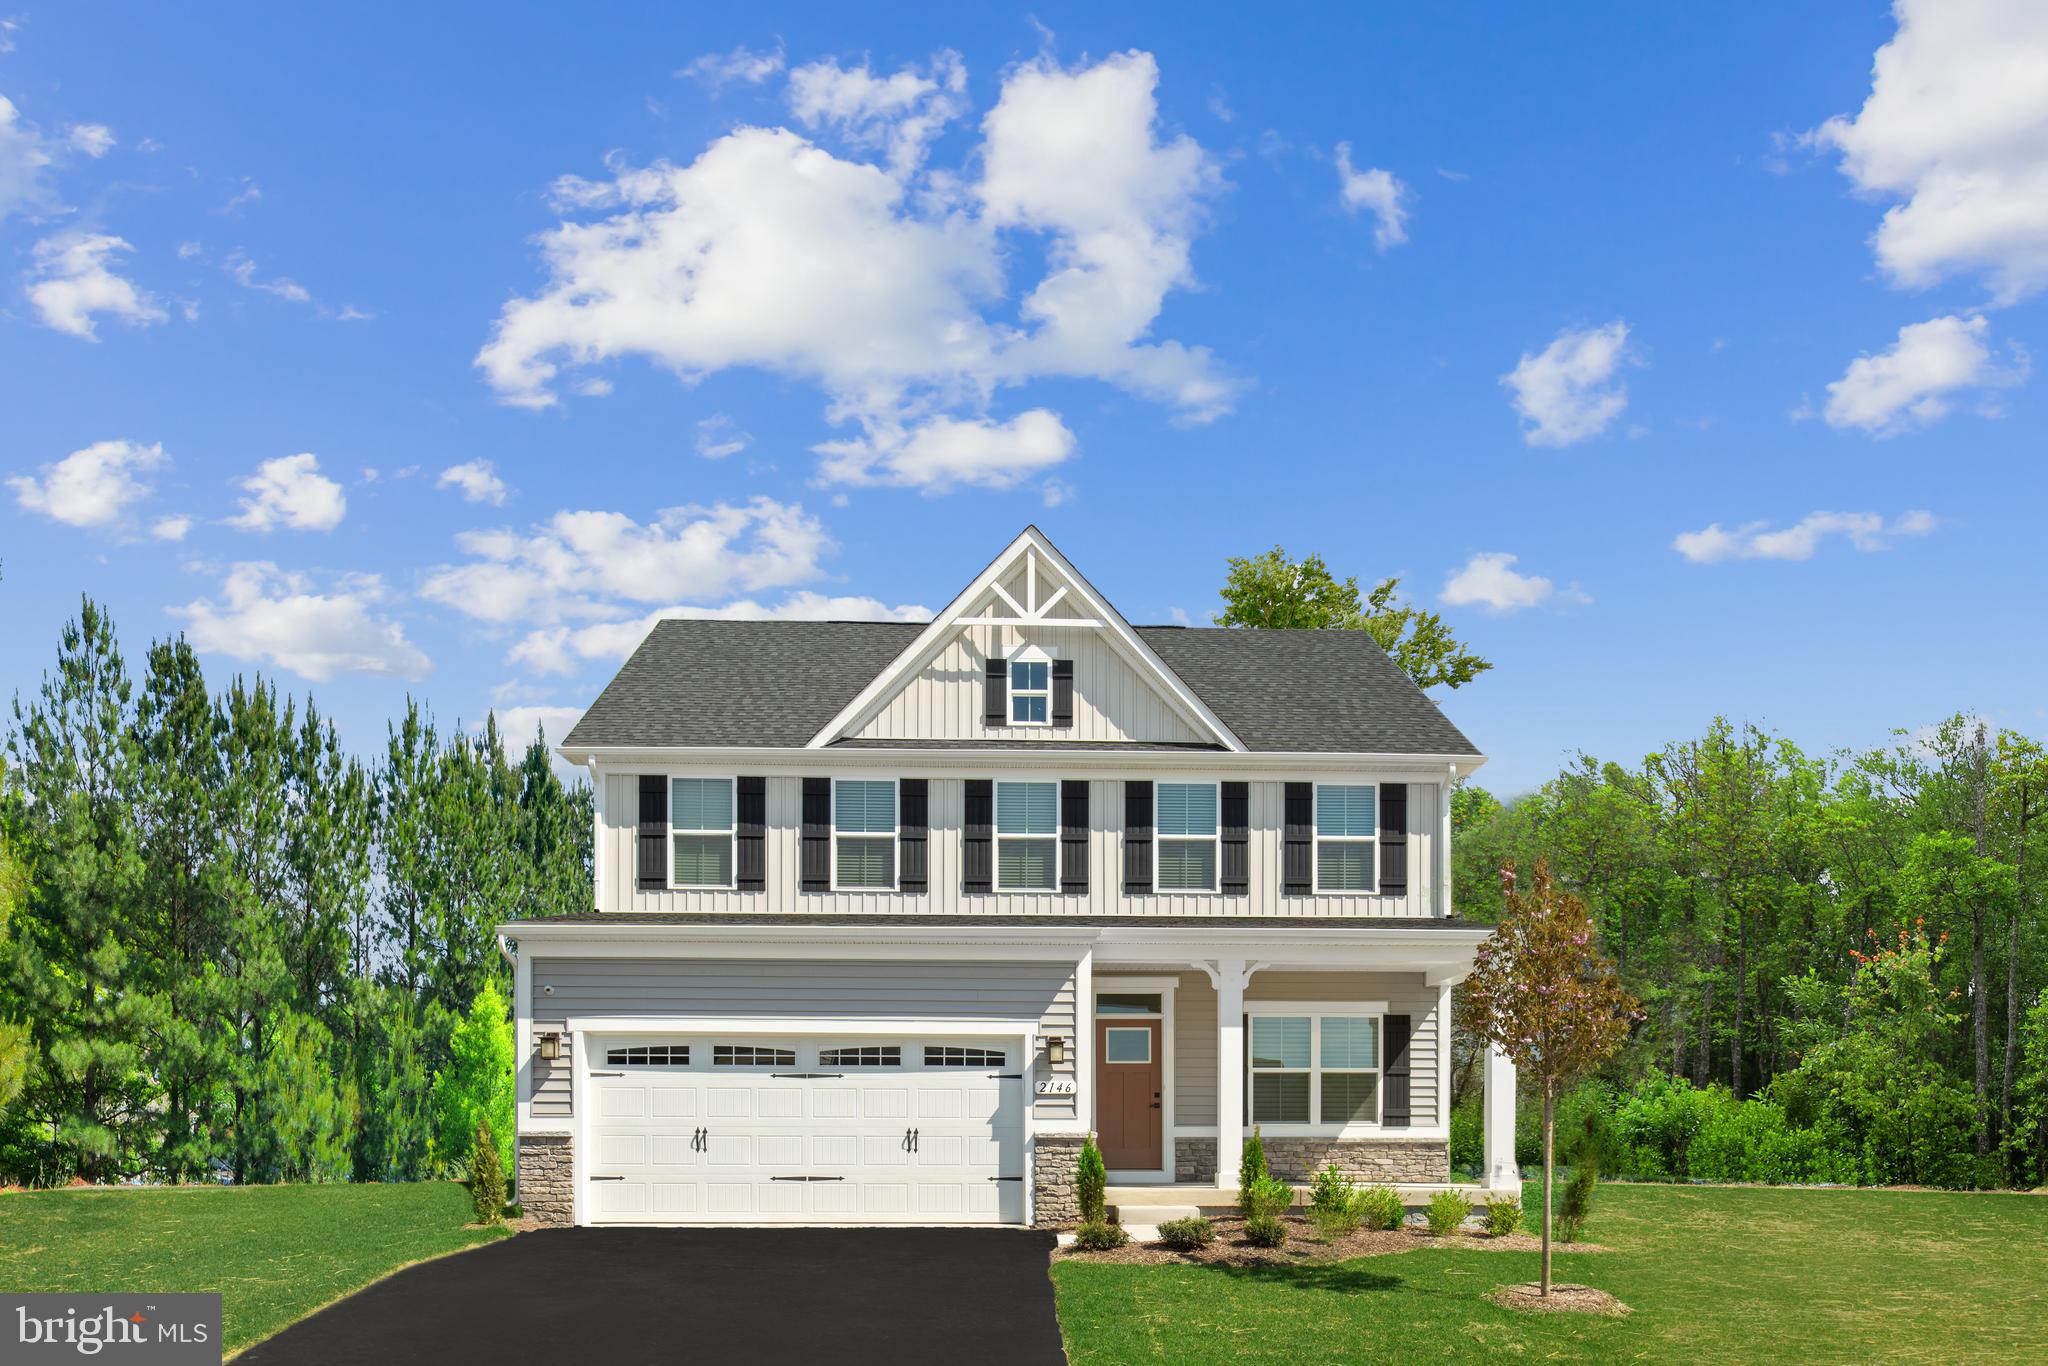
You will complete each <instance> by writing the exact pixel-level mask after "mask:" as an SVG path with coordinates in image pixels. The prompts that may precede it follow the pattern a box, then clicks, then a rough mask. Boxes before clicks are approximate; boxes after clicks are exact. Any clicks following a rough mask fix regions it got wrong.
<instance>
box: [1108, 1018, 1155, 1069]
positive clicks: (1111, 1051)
mask: <svg viewBox="0 0 2048 1366" xmlns="http://www.w3.org/2000/svg"><path fill="white" fill-rule="evenodd" d="M1102 1060H1103V1061H1104V1062H1135V1063H1146V1062H1150V1061H1152V1030H1151V1028H1150V1027H1149V1026H1148V1027H1146V1028H1143V1029H1132V1028H1130V1027H1129V1026H1126V1027H1124V1028H1122V1029H1117V1028H1114V1027H1112V1028H1109V1029H1105V1030H1103V1031H1102Z"/></svg>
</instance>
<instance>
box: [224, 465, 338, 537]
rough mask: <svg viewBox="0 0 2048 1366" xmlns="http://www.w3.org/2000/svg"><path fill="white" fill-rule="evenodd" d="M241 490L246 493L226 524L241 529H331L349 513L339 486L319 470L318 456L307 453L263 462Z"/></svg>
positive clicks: (243, 484)
mask: <svg viewBox="0 0 2048 1366" xmlns="http://www.w3.org/2000/svg"><path fill="white" fill-rule="evenodd" d="M242 490H243V492H245V493H247V494H248V495H249V496H248V497H247V498H244V499H242V500H241V503H242V510H241V511H240V512H239V513H237V514H236V515H235V516H233V517H230V518H229V519H228V525H229V526H232V527H240V528H241V529H242V530H244V531H265V532H267V531H273V530H275V529H277V528H278V527H280V526H282V527H288V528H290V529H291V530H293V531H332V530H334V528H336V527H337V526H340V525H341V519H342V517H343V516H344V515H346V513H347V512H348V498H347V497H346V496H345V495H344V494H343V493H342V491H341V485H339V484H337V483H335V482H334V481H333V480H332V479H329V478H328V477H327V476H326V475H324V474H322V473H320V458H319V457H318V456H316V455H313V454H311V453H310V452H302V453H300V454H298V455H281V456H279V457H277V458H276V459H275V460H266V461H264V462H263V463H262V464H261V465H258V466H257V467H256V473H254V474H252V475H250V476H249V477H248V478H247V479H244V480H243V481H242Z"/></svg>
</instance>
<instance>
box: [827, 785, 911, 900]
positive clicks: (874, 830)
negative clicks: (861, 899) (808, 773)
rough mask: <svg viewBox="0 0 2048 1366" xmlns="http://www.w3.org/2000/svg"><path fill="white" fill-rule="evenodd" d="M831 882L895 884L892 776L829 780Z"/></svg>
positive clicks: (838, 884) (857, 885) (847, 885)
mask: <svg viewBox="0 0 2048 1366" xmlns="http://www.w3.org/2000/svg"><path fill="white" fill-rule="evenodd" d="M832 842H833V846H834V847H833V851H832V881H833V885H834V886H836V887H840V888H875V887H881V888H888V887H894V886H895V885H896V780H895V779H894V778H880V779H870V778H840V779H837V780H835V781H834V782H833V784H832Z"/></svg>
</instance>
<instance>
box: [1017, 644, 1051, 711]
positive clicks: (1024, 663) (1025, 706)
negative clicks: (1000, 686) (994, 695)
mask: <svg viewBox="0 0 2048 1366" xmlns="http://www.w3.org/2000/svg"><path fill="white" fill-rule="evenodd" d="M1010 724H1012V725H1017V726H1045V725H1050V724H1052V664H1051V663H1050V662H1049V661H1047V660H1043V659H1016V660H1012V661H1011V662H1010Z"/></svg>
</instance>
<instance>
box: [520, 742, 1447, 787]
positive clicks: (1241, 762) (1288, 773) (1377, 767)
mask: <svg viewBox="0 0 2048 1366" xmlns="http://www.w3.org/2000/svg"><path fill="white" fill-rule="evenodd" d="M560 753H562V754H564V755H565V756H570V757H573V758H574V759H575V761H576V762H577V763H578V764H579V765H587V764H590V763H593V762H594V763H597V764H599V765H601V766H603V767H608V768H625V767H632V766H636V765H638V766H649V767H653V768H657V769H659V768H663V767H676V768H706V767H718V768H721V769H724V770H726V771H734V770H735V769H736V770H737V771H741V772H747V773H760V774H763V775H766V776H770V777H773V776H778V775H779V776H795V775H808V776H816V774H817V773H818V756H819V755H820V754H821V753H824V754H830V755H831V756H832V760H831V762H832V766H833V767H834V768H835V769H840V768H844V769H863V770H866V769H884V770H887V771H888V772H890V773H892V774H895V775H897V776H899V777H907V778H915V777H923V776H933V777H943V776H945V775H947V774H949V773H952V772H956V771H961V770H971V771H973V772H976V773H987V772H988V771H989V770H990V769H991V768H992V767H997V766H1000V767H1004V768H1010V767H1038V768H1045V767H1048V766H1054V767H1057V768H1059V769H1060V770H1061V771H1062V772H1074V771H1087V772H1103V773H1114V774H1118V775H1133V774H1137V773H1139V772H1140V771H1141V770H1145V769H1159V770H1161V771H1171V772H1181V771H1196V772H1201V771H1207V772H1212V773H1227V774H1228V775H1229V776H1230V777H1231V778H1232V779H1243V780H1249V781H1267V782H1284V781H1286V780H1288V779H1290V778H1297V779H1298V778H1301V777H1302V776H1303V775H1304V774H1308V773H1322V772H1349V773H1356V772H1360V771H1369V772H1372V773H1375V774H1383V775H1385V777H1386V778H1387V779H1388V780H1389V781H1394V780H1399V779H1406V780H1409V781H1412V782H1428V783H1441V782H1442V781H1443V779H1444V773H1445V771H1446V770H1447V769H1448V770H1449V771H1451V772H1452V773H1453V774H1455V776H1457V777H1460V778H1463V777H1469V776H1470V775H1471V774H1473V773H1474V772H1477V771H1478V769H1479V768H1480V766H1481V765H1483V764H1484V763H1485V762H1486V759H1485V756H1483V755H1475V754H1348V753H1342V752H1336V751H1307V752H1288V753H1283V752H1279V751H1268V750H1258V751H1240V752H1237V753H1231V752H1228V751H1224V750H1202V749H1195V750H1184V749H1140V748H1137V747H1135V746H1134V747H1132V748H1130V749H1125V750H1103V749H1085V748H1082V747H1081V746H1080V745H1079V744H1075V745H1073V746H1061V747H1059V748H1046V749H1017V748H1015V747H1013V746H1012V747H1006V746H1004V745H1000V744H991V745H987V746H977V747H974V748H962V749H923V748H919V747H916V746H904V747H901V748H891V747H887V746H879V745H877V746H868V745H863V746H859V747H857V748H854V747H839V746H831V747H827V748H824V749H811V748H794V749H793V748H787V747H773V748H771V747H769V746H765V745H759V746H751V747H747V746H731V745H723V746H717V747H711V746H704V747H698V748H692V747H688V746H667V747H656V746H607V747H598V748H591V749H580V750H576V751H574V752H573V755H572V754H571V752H570V751H568V750H562V751H560Z"/></svg>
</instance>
